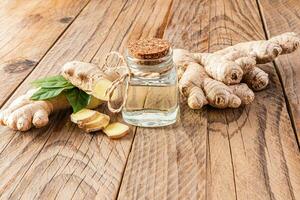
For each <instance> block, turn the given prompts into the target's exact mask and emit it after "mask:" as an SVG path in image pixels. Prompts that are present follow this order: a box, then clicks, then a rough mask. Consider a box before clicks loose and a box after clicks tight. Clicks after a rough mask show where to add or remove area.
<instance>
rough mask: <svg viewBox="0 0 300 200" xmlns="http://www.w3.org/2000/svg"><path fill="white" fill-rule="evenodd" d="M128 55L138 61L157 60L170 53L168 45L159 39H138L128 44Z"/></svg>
mask: <svg viewBox="0 0 300 200" xmlns="http://www.w3.org/2000/svg"><path fill="white" fill-rule="evenodd" d="M127 48H128V53H129V54H130V55H131V56H133V57H135V58H138V59H159V58H162V57H164V56H166V55H167V54H168V53H169V51H170V43H169V42H168V41H166V40H163V39H159V38H147V39H140V40H137V41H134V42H130V43H129V44H128V47H127Z"/></svg>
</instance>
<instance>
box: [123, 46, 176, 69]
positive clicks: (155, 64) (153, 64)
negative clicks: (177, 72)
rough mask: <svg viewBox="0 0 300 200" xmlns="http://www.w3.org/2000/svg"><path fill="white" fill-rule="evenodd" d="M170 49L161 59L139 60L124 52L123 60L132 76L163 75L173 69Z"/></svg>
mask: <svg viewBox="0 0 300 200" xmlns="http://www.w3.org/2000/svg"><path fill="white" fill-rule="evenodd" d="M172 55H173V54H172V49H170V50H169V53H168V54H167V55H165V56H164V57H162V58H158V59H140V58H135V57H132V56H131V55H130V54H129V53H128V51H126V56H125V60H126V63H127V65H128V67H129V69H130V70H131V72H132V73H133V74H151V73H153V74H165V73H167V72H168V71H171V70H172V69H173V67H174V64H173V57H172Z"/></svg>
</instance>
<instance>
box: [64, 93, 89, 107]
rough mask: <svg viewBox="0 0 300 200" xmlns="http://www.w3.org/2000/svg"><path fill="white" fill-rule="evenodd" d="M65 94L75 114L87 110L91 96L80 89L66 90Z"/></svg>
mask: <svg viewBox="0 0 300 200" xmlns="http://www.w3.org/2000/svg"><path fill="white" fill-rule="evenodd" d="M64 94H65V95H66V97H67V99H68V101H69V103H70V104H71V106H72V108H73V112H74V113H76V112H78V111H79V110H81V109H83V108H85V107H86V106H87V105H88V103H89V102H90V99H91V96H90V95H88V94H87V93H85V92H84V91H82V90H80V89H78V88H73V89H70V90H66V91H65V92H64Z"/></svg>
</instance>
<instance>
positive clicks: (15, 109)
mask: <svg viewBox="0 0 300 200" xmlns="http://www.w3.org/2000/svg"><path fill="white" fill-rule="evenodd" d="M36 91H37V89H31V90H29V91H28V92H27V93H26V94H25V95H22V96H20V97H18V98H16V99H15V100H14V101H13V102H12V103H11V104H10V105H9V107H8V108H6V109H4V110H3V111H1V112H0V124H1V125H4V126H8V127H9V128H11V129H13V130H17V131H27V130H29V129H30V128H31V127H32V126H35V127H36V128H41V127H44V126H46V125H47V124H48V122H49V115H50V114H51V113H52V112H55V111H57V110H61V109H65V108H69V107H70V105H69V103H68V101H67V99H66V98H65V96H63V95H59V96H57V97H55V98H53V99H50V100H47V101H33V100H30V97H31V96H32V94H34V93H35V92H36Z"/></svg>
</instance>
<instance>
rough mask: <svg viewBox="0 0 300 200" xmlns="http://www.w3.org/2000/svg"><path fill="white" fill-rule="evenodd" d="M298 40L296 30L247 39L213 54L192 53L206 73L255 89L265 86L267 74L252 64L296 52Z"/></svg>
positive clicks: (221, 79) (229, 82)
mask: <svg viewBox="0 0 300 200" xmlns="http://www.w3.org/2000/svg"><path fill="white" fill-rule="evenodd" d="M299 43H300V39H299V37H298V36H297V34H295V33H284V34H281V35H278V36H276V37H273V38H271V39H269V40H259V41H250V42H243V43H239V44H236V45H234V46H230V47H227V48H225V49H222V50H219V51H217V52H214V53H195V54H192V55H193V57H194V58H195V60H196V61H197V62H198V63H199V64H201V65H203V66H204V68H205V70H206V72H207V73H208V75H209V76H211V77H212V78H214V79H215V80H219V81H222V82H223V83H225V84H227V85H230V84H236V83H239V82H240V81H241V80H242V78H243V75H244V82H246V83H247V84H248V86H250V87H251V88H252V89H254V90H256V91H257V90H261V89H263V88H265V87H266V86H267V85H268V82H269V81H268V80H269V79H268V75H267V74H266V73H265V72H263V71H262V70H260V69H259V68H257V67H255V64H263V63H268V62H271V61H273V60H274V59H275V58H276V57H278V56H279V55H282V54H287V53H291V52H293V51H295V50H296V49H297V48H298V46H299Z"/></svg>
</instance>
